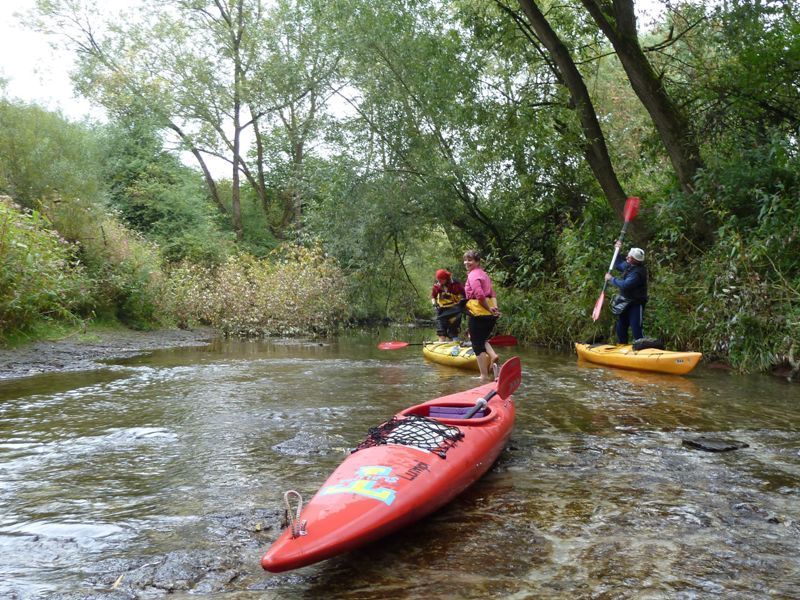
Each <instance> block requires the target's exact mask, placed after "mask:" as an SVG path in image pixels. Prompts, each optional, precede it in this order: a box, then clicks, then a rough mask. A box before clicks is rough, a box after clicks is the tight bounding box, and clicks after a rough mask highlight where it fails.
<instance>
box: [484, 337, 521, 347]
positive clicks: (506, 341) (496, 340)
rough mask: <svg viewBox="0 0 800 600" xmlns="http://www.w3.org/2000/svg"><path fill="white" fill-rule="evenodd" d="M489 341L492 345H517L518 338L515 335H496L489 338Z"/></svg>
mask: <svg viewBox="0 0 800 600" xmlns="http://www.w3.org/2000/svg"><path fill="white" fill-rule="evenodd" d="M489 343H490V344H491V345H492V346H516V345H517V338H515V337H514V336H513V335H496V336H494V337H493V338H489Z"/></svg>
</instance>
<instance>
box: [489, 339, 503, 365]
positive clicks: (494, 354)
mask: <svg viewBox="0 0 800 600" xmlns="http://www.w3.org/2000/svg"><path fill="white" fill-rule="evenodd" d="M486 353H487V354H488V355H489V362H490V363H491V364H494V363H496V362H497V361H498V360H500V357H499V356H497V352H495V351H494V348H492V345H491V344H490V343H489V342H486Z"/></svg>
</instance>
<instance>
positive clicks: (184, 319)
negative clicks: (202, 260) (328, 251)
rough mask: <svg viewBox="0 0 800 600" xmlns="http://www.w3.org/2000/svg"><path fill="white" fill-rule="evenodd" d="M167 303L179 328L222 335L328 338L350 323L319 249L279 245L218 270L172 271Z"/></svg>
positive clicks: (333, 268) (336, 277) (341, 283)
mask: <svg viewBox="0 0 800 600" xmlns="http://www.w3.org/2000/svg"><path fill="white" fill-rule="evenodd" d="M168 289H169V293H168V298H169V302H170V308H171V311H172V313H173V314H174V315H175V316H176V318H177V320H178V322H179V323H180V324H181V325H184V326H187V325H191V324H193V323H197V322H199V323H205V324H208V325H211V326H213V327H215V328H217V329H219V330H220V331H222V332H223V333H224V334H226V335H240V336H261V335H293V334H327V333H330V332H332V331H334V330H336V329H338V328H339V327H340V326H341V325H342V324H343V323H344V322H345V321H346V320H347V319H348V318H349V314H350V311H349V306H348V303H347V288H346V285H345V278H344V275H343V273H342V271H341V270H340V268H339V266H338V264H337V263H336V262H335V261H334V260H332V259H331V258H329V257H326V256H325V255H324V253H323V252H322V251H321V250H320V249H319V248H316V247H315V248H305V247H301V246H284V247H281V248H279V249H277V250H275V251H273V252H272V253H271V254H270V255H269V256H268V257H266V258H263V259H259V258H256V257H253V256H251V255H249V254H239V255H237V256H233V257H230V258H229V259H228V260H227V261H226V262H225V263H224V264H222V265H220V266H218V267H206V266H201V265H196V264H188V263H184V264H182V265H180V266H178V267H176V268H174V269H173V270H172V271H171V274H170V278H169V286H168Z"/></svg>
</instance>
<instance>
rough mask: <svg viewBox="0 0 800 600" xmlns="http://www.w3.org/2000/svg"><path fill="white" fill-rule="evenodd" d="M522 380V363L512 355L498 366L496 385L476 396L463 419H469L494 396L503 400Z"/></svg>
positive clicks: (515, 389)
mask: <svg viewBox="0 0 800 600" xmlns="http://www.w3.org/2000/svg"><path fill="white" fill-rule="evenodd" d="M521 381H522V365H521V364H520V362H519V357H518V356H513V357H511V358H509V359H508V360H507V361H506V362H504V363H503V366H502V367H500V375H498V376H497V387H496V388H495V389H493V390H492V391H491V392H489V393H488V394H486V395H485V396H484V397H482V398H478V401H477V402H476V403H475V406H473V407H472V408H470V409H469V412H468V413H467V414H466V415H465V416H464V418H465V419H471V418H472V415H474V414H475V413H476V412H478V411H479V410H481V409H482V408H485V407H486V405H487V404H489V400H491V399H492V398H494V397H495V396H500V398H502V399H503V400H505V399H506V398H508V397H509V396H510V395H511V394H513V393H514V392H515V391H517V388H518V387H519V384H520V382H521Z"/></svg>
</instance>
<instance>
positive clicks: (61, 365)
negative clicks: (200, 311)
mask: <svg viewBox="0 0 800 600" xmlns="http://www.w3.org/2000/svg"><path fill="white" fill-rule="evenodd" d="M214 337H216V332H215V331H214V330H213V329H205V328H202V329H189V330H183V329H161V330H158V331H130V330H127V331H126V330H120V331H103V332H97V333H95V332H92V333H90V334H86V335H74V336H70V337H67V338H64V339H62V340H57V341H47V342H35V343H33V344H29V345H26V346H21V347H19V348H13V349H0V380H3V379H14V378H19V377H28V376H31V375H39V374H42V373H56V372H69V371H86V370H90V369H96V368H98V367H99V366H102V365H101V363H102V361H104V360H110V359H115V358H125V357H130V356H135V355H137V354H143V353H145V352H150V351H152V350H158V349H160V348H178V347H188V346H205V345H207V344H208V343H209V342H210V341H211V340H212V339H213V338H214Z"/></svg>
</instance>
